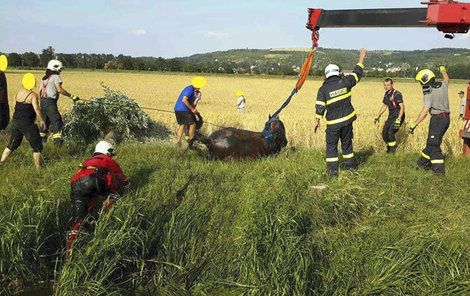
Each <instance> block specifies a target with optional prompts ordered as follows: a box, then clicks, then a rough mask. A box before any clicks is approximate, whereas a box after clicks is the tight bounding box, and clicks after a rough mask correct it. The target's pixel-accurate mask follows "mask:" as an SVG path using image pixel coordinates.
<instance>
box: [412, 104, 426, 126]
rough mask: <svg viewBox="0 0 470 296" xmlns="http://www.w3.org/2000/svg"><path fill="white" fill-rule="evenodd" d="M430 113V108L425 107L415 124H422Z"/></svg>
mask: <svg viewBox="0 0 470 296" xmlns="http://www.w3.org/2000/svg"><path fill="white" fill-rule="evenodd" d="M428 113H429V108H428V107H423V109H422V110H421V113H420V114H419V116H418V118H417V119H416V122H415V126H417V125H418V124H420V123H421V122H422V121H423V120H424V119H425V118H426V116H427V115H428Z"/></svg>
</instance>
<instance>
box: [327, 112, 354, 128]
mask: <svg viewBox="0 0 470 296" xmlns="http://www.w3.org/2000/svg"><path fill="white" fill-rule="evenodd" d="M354 116H356V111H353V112H352V113H351V114H349V115H348V116H345V117H341V118H338V119H335V120H330V121H328V120H327V121H326V124H327V125H328V124H329V125H331V124H337V123H341V122H344V121H347V120H349V119H351V118H353V117H354Z"/></svg>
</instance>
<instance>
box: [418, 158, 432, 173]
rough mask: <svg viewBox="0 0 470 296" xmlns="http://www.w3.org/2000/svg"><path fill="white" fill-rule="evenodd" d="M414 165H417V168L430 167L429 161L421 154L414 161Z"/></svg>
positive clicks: (427, 168) (426, 168)
mask: <svg viewBox="0 0 470 296" xmlns="http://www.w3.org/2000/svg"><path fill="white" fill-rule="evenodd" d="M416 165H417V166H418V168H419V169H423V170H430V169H431V161H430V160H429V159H426V158H424V157H422V156H421V157H420V158H419V159H418V161H417V162H416Z"/></svg>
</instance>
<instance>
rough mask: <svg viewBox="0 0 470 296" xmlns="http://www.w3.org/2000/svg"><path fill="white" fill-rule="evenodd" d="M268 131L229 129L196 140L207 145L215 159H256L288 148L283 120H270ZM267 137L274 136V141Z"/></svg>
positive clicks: (199, 136)
mask: <svg viewBox="0 0 470 296" xmlns="http://www.w3.org/2000/svg"><path fill="white" fill-rule="evenodd" d="M266 131H267V133H262V132H253V131H248V130H242V129H237V128H233V127H228V128H223V129H220V130H218V131H215V132H213V133H212V134H211V135H210V136H209V137H204V136H201V135H198V136H197V137H196V139H195V140H196V141H200V142H201V143H203V144H204V145H206V146H207V148H208V149H209V155H210V156H211V157H213V158H215V159H220V160H230V159H256V158H260V157H263V156H267V155H271V154H276V153H278V152H279V151H280V150H281V149H282V148H283V147H286V146H287V138H286V130H285V128H284V124H283V123H282V121H281V120H279V119H278V118H270V120H269V121H268V123H267V125H266ZM266 135H272V138H271V139H272V140H268V139H267V138H266Z"/></svg>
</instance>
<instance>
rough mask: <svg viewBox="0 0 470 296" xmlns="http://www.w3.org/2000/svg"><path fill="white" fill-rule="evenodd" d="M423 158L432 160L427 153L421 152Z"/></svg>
mask: <svg viewBox="0 0 470 296" xmlns="http://www.w3.org/2000/svg"><path fill="white" fill-rule="evenodd" d="M421 156H422V157H424V158H426V159H427V160H431V157H429V155H427V154H426V153H424V152H421Z"/></svg>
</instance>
